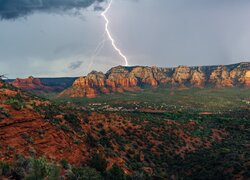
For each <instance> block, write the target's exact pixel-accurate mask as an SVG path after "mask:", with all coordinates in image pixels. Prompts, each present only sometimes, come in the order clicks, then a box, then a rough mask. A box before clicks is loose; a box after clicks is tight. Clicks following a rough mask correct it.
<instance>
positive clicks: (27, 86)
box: [8, 76, 76, 94]
mask: <svg viewBox="0 0 250 180" xmlns="http://www.w3.org/2000/svg"><path fill="white" fill-rule="evenodd" d="M74 80H76V78H34V77H32V76H30V77H28V78H25V79H20V78H17V79H15V80H8V81H9V82H10V84H12V85H13V86H15V87H17V88H20V89H23V90H26V91H31V92H33V93H38V94H41V93H47V92H61V91H63V90H65V89H66V88H68V87H70V86H71V85H72V83H73V82H74Z"/></svg>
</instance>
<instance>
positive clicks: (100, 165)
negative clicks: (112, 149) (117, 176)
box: [89, 154, 108, 172]
mask: <svg viewBox="0 0 250 180" xmlns="http://www.w3.org/2000/svg"><path fill="white" fill-rule="evenodd" d="M107 164H108V163H107V161H106V159H104V158H103V157H101V156H100V155H99V154H94V155H93V157H92V158H91V159H90V161H89V165H90V167H92V168H95V169H96V170H97V171H100V172H105V171H106V168H107Z"/></svg>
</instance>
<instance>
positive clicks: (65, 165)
mask: <svg viewBox="0 0 250 180" xmlns="http://www.w3.org/2000/svg"><path fill="white" fill-rule="evenodd" d="M60 164H61V165H62V167H63V168H64V169H68V168H69V163H68V161H67V160H66V159H62V160H61V161H60Z"/></svg>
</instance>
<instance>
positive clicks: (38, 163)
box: [26, 158, 60, 180]
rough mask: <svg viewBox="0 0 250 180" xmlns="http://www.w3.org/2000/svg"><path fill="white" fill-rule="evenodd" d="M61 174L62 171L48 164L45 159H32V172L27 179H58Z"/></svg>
mask: <svg viewBox="0 0 250 180" xmlns="http://www.w3.org/2000/svg"><path fill="white" fill-rule="evenodd" d="M59 174H60V169H59V168H58V167H57V166H55V165H53V164H50V163H48V162H47V160H46V159H45V158H39V159H32V161H31V170H30V173H29V175H28V177H27V178H26V179H27V180H33V179H36V180H43V179H45V178H47V179H51V180H53V179H58V178H59Z"/></svg>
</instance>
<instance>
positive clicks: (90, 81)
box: [60, 62, 250, 98]
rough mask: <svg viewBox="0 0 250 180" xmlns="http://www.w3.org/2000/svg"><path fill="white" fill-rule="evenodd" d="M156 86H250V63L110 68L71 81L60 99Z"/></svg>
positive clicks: (94, 95) (89, 96)
mask: <svg viewBox="0 0 250 180" xmlns="http://www.w3.org/2000/svg"><path fill="white" fill-rule="evenodd" d="M159 86H163V87H164V86H165V87H172V88H173V87H174V88H188V87H196V88H205V87H208V86H209V87H215V88H223V87H250V62H245V63H238V64H232V65H218V66H200V67H188V66H179V67H176V68H159V67H143V66H134V67H123V66H118V67H114V68H111V69H110V70H109V71H108V72H107V73H106V74H104V73H103V72H97V71H92V72H91V73H89V74H88V75H87V76H84V77H80V78H78V79H76V80H75V82H74V83H73V85H72V86H71V87H70V88H68V89H66V90H64V91H63V92H61V93H60V96H69V97H88V98H94V97H96V96H98V95H99V94H108V93H113V92H118V93H123V92H125V91H138V90H140V89H143V88H146V87H151V88H157V87H159Z"/></svg>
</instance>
